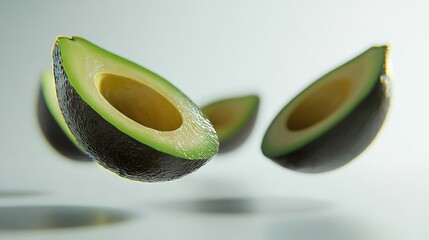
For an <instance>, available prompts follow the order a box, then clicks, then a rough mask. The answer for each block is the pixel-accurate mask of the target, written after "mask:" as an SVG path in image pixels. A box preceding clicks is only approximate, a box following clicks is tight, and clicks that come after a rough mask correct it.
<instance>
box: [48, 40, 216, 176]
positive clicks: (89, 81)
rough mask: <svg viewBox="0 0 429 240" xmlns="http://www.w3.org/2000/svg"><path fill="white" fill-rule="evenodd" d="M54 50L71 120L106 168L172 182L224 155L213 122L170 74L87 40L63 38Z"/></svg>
mask: <svg viewBox="0 0 429 240" xmlns="http://www.w3.org/2000/svg"><path fill="white" fill-rule="evenodd" d="M52 55H53V63H54V76H55V81H56V90H57V95H58V101H59V104H60V106H61V110H62V113H63V115H64V118H65V120H66V122H67V125H68V126H69V128H70V131H71V132H72V133H73V135H74V136H75V137H76V140H77V141H78V142H79V144H80V145H81V146H82V147H83V148H84V150H85V151H86V152H87V153H88V154H89V156H90V157H92V158H94V159H95V160H96V161H97V162H98V163H99V164H100V165H101V166H103V167H105V168H106V169H108V170H110V171H112V172H114V173H116V174H118V175H119V176H122V177H125V178H128V179H131V180H137V181H144V182H158V181H169V180H174V179H177V178H180V177H182V176H184V175H186V174H188V173H191V172H193V171H195V170H196V169H198V168H199V167H201V166H202V165H204V164H205V163H206V162H207V161H208V160H210V158H212V157H213V156H214V155H215V154H216V153H217V152H218V147H219V143H218V139H217V136H216V133H215V131H214V129H213V127H212V125H211V123H210V122H209V121H208V119H206V118H205V117H204V116H203V114H202V113H201V111H200V109H199V108H198V107H197V106H196V105H195V104H194V103H193V102H192V101H191V100H190V99H189V98H187V97H186V96H185V95H184V94H183V93H182V92H181V91H180V90H178V89H177V88H176V87H174V86H173V85H172V84H171V83H169V82H167V81H166V80H164V79H163V78H162V77H160V76H158V75H156V74H155V73H153V72H151V71H149V70H147V69H145V68H143V67H141V66H138V65H137V64H135V63H132V62H130V61H128V60H125V59H123V58H121V57H119V56H117V55H114V54H112V53H110V52H107V51H106V50H104V49H101V48H100V47H98V46H96V45H94V44H92V43H90V42H89V41H87V40H85V39H82V38H80V37H72V38H67V37H58V38H57V40H56V42H55V44H54V48H53V52H52Z"/></svg>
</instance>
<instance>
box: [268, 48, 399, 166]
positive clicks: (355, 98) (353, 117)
mask: <svg viewBox="0 0 429 240" xmlns="http://www.w3.org/2000/svg"><path fill="white" fill-rule="evenodd" d="M388 50H389V47H388V46H375V47H372V48H370V49H368V50H367V51H365V52H363V53H362V54H360V55H359V56H357V57H355V58H354V59H352V60H350V61H349V62H347V63H345V64H344V65H342V66H340V67H338V68H336V69H335V70H333V71H331V72H329V73H328V74H326V75H325V76H323V77H321V78H320V79H318V80H317V81H316V82H314V83H313V84H311V85H310V86H309V87H307V88H306V89H305V90H304V91H302V92H301V93H300V94H298V95H297V96H296V97H295V98H294V99H293V100H292V101H291V102H289V103H288V104H287V105H286V106H285V107H284V108H283V109H282V110H281V111H280V112H279V113H278V115H277V116H276V117H275V118H274V120H273V121H272V123H271V124H270V126H269V127H268V129H267V131H266V133H265V135H264V138H263V141H262V146H261V148H262V152H263V154H264V155H265V156H267V157H268V158H271V159H272V160H274V161H275V162H277V163H278V164H280V165H282V166H284V167H286V168H289V169H293V170H296V171H301V172H309V173H317V172H326V171H330V170H333V169H336V168H338V167H341V166H343V165H345V164H346V163H348V162H349V161H351V160H352V159H354V158H355V157H356V156H358V155H359V154H360V153H361V152H362V151H363V150H365V149H366V147H367V146H368V145H369V144H370V143H371V142H372V140H373V139H374V138H375V136H376V135H377V133H378V132H379V129H380V128H381V126H382V124H383V122H384V119H385V117H386V114H387V112H388V109H389V106H390V92H391V88H390V79H389V77H388V75H387V69H386V65H387V54H388Z"/></svg>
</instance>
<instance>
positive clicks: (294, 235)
mask: <svg viewBox="0 0 429 240" xmlns="http://www.w3.org/2000/svg"><path fill="white" fill-rule="evenodd" d="M268 226H269V227H268V228H267V230H266V232H267V237H266V239H269V240H285V239H294V240H314V239H318V240H345V239H347V240H370V239H374V238H375V237H374V234H373V231H372V229H371V228H370V227H369V226H368V225H366V224H365V223H364V222H362V221H358V220H357V219H353V218H351V217H347V216H339V215H328V216H326V215H325V216H317V215H316V216H315V215H308V216H305V217H299V218H293V219H292V218H291V219H284V220H281V221H274V222H271V223H269V224H268Z"/></svg>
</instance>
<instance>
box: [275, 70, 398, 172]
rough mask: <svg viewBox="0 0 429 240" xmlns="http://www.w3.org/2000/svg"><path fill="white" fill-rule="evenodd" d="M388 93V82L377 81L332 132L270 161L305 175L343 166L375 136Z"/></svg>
mask: <svg viewBox="0 0 429 240" xmlns="http://www.w3.org/2000/svg"><path fill="white" fill-rule="evenodd" d="M381 75H383V74H381ZM390 90H391V89H390V79H388V78H386V79H385V80H380V81H378V82H377V83H376V84H375V85H374V87H373V89H372V90H371V92H370V93H369V94H368V96H367V97H366V98H364V99H363V100H362V101H361V103H360V104H358V106H357V107H356V108H355V109H354V110H353V111H352V112H351V113H350V114H349V115H348V116H347V117H345V118H344V119H343V120H342V121H340V122H339V123H338V124H337V125H335V126H334V127H333V128H331V129H330V130H328V131H327V132H326V133H324V134H323V135H321V136H320V137H318V138H317V139H315V140H314V141H312V142H310V143H308V144H307V145H305V146H304V147H301V148H299V149H298V150H296V151H294V152H291V153H289V154H286V155H284V156H280V157H278V158H275V159H272V160H273V161H274V162H276V163H278V164H280V165H281V166H283V167H286V168H289V169H292V170H295V171H299V172H306V173H320V172H326V171H330V170H333V169H336V168H339V167H341V166H343V165H345V164H346V163H348V162H350V161H351V160H353V159H354V158H355V157H356V156H358V155H359V154H360V153H361V152H362V151H363V150H365V148H366V147H367V146H368V145H369V144H370V143H371V142H372V141H373V139H374V138H375V137H376V135H377V133H378V132H379V129H380V128H381V126H382V124H383V122H384V119H385V118H386V114H387V112H388V109H389V106H390Z"/></svg>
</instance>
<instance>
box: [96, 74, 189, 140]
mask: <svg viewBox="0 0 429 240" xmlns="http://www.w3.org/2000/svg"><path fill="white" fill-rule="evenodd" d="M98 75H99V76H98V77H99V79H100V83H99V91H100V93H101V94H102V95H103V97H104V98H105V99H106V100H107V101H108V102H109V103H110V104H111V105H112V106H113V107H114V108H116V109H117V110H118V111H120V112H121V113H122V114H124V115H125V116H127V117H129V118H131V119H132V120H134V121H135V122H137V123H140V124H141V125H143V126H145V127H148V128H152V129H155V130H158V131H173V130H175V129H178V128H179V127H180V126H181V125H182V123H183V119H182V115H181V114H180V112H179V111H178V110H177V108H176V107H174V106H173V104H171V103H170V102H169V101H168V100H167V99H166V98H165V97H164V96H163V95H161V94H160V93H158V92H157V91H155V90H154V89H152V88H150V87H149V86H147V85H145V84H143V83H141V82H137V81H135V80H132V79H130V78H127V77H123V76H119V75H115V74H110V73H99V74H98Z"/></svg>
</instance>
